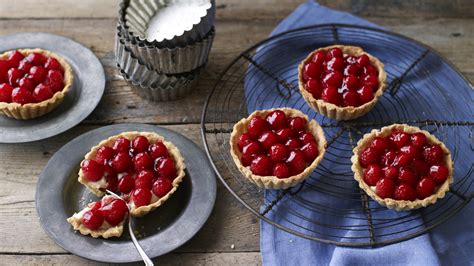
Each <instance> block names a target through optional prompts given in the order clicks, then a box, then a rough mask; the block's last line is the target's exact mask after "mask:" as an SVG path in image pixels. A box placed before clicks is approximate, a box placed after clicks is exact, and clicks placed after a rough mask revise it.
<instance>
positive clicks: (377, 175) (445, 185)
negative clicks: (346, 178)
mask: <svg viewBox="0 0 474 266" xmlns="http://www.w3.org/2000/svg"><path fill="white" fill-rule="evenodd" d="M351 161H352V171H354V178H355V179H356V180H357V182H359V187H360V188H362V189H363V190H364V191H365V192H366V193H367V195H369V196H370V197H372V198H373V199H374V200H375V201H377V202H378V203H380V204H381V205H384V206H386V207H387V208H390V209H395V210H397V211H401V210H412V209H418V208H421V207H426V206H428V205H430V204H433V203H435V202H436V201H437V200H438V199H439V198H443V197H444V195H445V194H446V192H447V191H448V190H449V186H450V184H451V183H452V182H453V163H452V160H451V154H450V152H449V150H448V149H447V148H446V146H445V145H444V144H443V143H442V142H441V141H439V140H438V139H437V138H436V137H435V136H433V135H431V134H430V133H429V132H427V131H424V130H420V129H419V128H417V127H412V126H409V125H405V124H394V125H391V126H387V127H383V128H382V129H380V130H375V129H374V130H372V132H370V133H368V134H366V135H364V137H363V138H362V139H361V140H360V141H359V142H358V144H357V147H356V148H354V155H353V156H352V158H351Z"/></svg>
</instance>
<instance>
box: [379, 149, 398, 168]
mask: <svg viewBox="0 0 474 266" xmlns="http://www.w3.org/2000/svg"><path fill="white" fill-rule="evenodd" d="M396 157H397V153H396V152H395V151H387V152H385V153H384V154H383V155H382V164H383V165H386V166H388V165H392V164H393V161H395V158H396Z"/></svg>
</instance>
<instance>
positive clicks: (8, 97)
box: [0, 83, 13, 103]
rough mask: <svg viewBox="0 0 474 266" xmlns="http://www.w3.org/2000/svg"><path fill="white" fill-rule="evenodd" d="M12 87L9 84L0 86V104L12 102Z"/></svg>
mask: <svg viewBox="0 0 474 266" xmlns="http://www.w3.org/2000/svg"><path fill="white" fill-rule="evenodd" d="M12 91H13V87H12V86H11V85H10V84H7V83H3V84H0V102H6V103H9V102H11V101H12Z"/></svg>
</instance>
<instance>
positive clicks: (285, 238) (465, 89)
mask: <svg viewBox="0 0 474 266" xmlns="http://www.w3.org/2000/svg"><path fill="white" fill-rule="evenodd" d="M326 23H346V24H352V25H361V26H370V27H377V28H380V27H379V26H377V25H375V24H373V23H371V22H368V21H366V20H363V19H361V18H358V17H355V16H353V15H351V14H348V13H345V12H339V11H335V10H332V9H329V8H326V7H324V6H321V5H319V4H318V3H316V2H314V1H308V2H307V3H304V4H302V5H300V6H299V7H298V8H297V9H296V10H295V11H294V12H293V13H292V14H291V15H290V16H289V17H287V18H286V19H284V20H283V21H282V22H281V23H280V24H279V25H278V26H277V27H276V29H275V30H274V31H273V32H272V35H275V34H278V33H280V32H283V31H286V30H290V29H295V28H299V27H303V26H308V25H313V24H326ZM375 37H377V38H378V37H379V36H374V42H376V41H383V40H379V39H377V40H375ZM341 38H344V37H341ZM340 41H341V42H343V43H354V44H356V45H361V46H362V47H363V48H364V49H366V50H367V51H368V52H370V53H373V54H374V55H376V56H377V57H379V58H380V59H381V61H382V62H384V63H385V65H386V69H387V72H388V73H389V81H390V80H391V79H393V78H394V76H393V75H399V74H401V73H403V71H404V70H405V69H407V67H408V66H409V64H410V63H412V62H413V60H415V59H416V58H417V56H419V55H420V54H421V53H422V52H423V50H422V49H420V47H419V46H417V47H412V50H411V51H412V52H413V57H409V56H400V57H398V56H394V54H393V53H385V52H384V51H386V49H388V48H387V46H384V45H380V48H377V47H375V48H374V47H373V46H372V47H364V45H363V43H360V42H358V41H357V39H356V38H350V37H347V39H341V40H340ZM398 42H399V43H398V45H402V46H403V45H406V46H407V47H409V46H413V45H412V44H411V43H410V42H408V41H403V40H398ZM324 43H326V41H325V40H324V36H314V38H313V39H311V38H310V39H308V38H305V39H301V40H297V41H294V40H293V41H291V40H288V41H285V40H278V41H272V42H269V43H266V44H265V45H263V46H261V47H259V48H258V50H257V53H256V54H255V55H254V56H253V57H252V59H253V60H254V61H256V62H257V63H258V64H259V65H261V66H264V67H265V69H267V70H270V71H271V72H272V73H274V74H275V75H276V76H279V77H281V78H283V79H285V80H288V81H290V83H291V84H293V85H296V79H297V78H296V76H297V65H298V63H299V62H300V61H301V60H302V59H303V58H304V56H305V55H306V54H307V53H309V52H310V51H311V50H313V49H315V48H316V47H317V46H316V45H321V44H324ZM331 43H332V41H331V40H330V39H328V40H327V45H329V44H331ZM384 49H385V50H384ZM417 49H418V50H417ZM420 64H428V66H430V68H431V69H430V74H433V75H432V76H430V77H429V78H430V79H431V80H430V82H429V83H427V82H426V81H425V80H424V79H423V77H426V78H428V77H427V75H426V74H427V73H417V70H418V66H417V67H415V68H414V69H413V70H412V72H413V73H415V74H413V75H408V76H407V77H406V79H405V80H404V81H405V82H407V83H408V82H409V84H410V85H408V88H405V90H412V91H411V92H410V93H411V94H408V93H407V91H400V92H399V93H398V94H397V96H396V99H397V101H398V100H400V99H401V100H402V101H404V102H405V104H402V105H404V110H400V103H396V104H394V103H393V102H392V99H391V98H390V97H383V98H382V99H381V100H380V102H379V103H378V105H383V106H384V108H380V107H379V106H376V107H375V108H374V110H373V111H372V112H371V113H372V114H370V113H369V114H368V115H367V116H366V117H362V118H360V121H364V120H367V121H374V116H377V115H379V116H380V119H381V120H382V121H384V122H387V123H388V122H389V121H398V120H400V117H402V118H403V119H421V118H424V119H443V120H457V121H463V120H464V121H471V120H472V117H473V114H474V112H473V106H472V104H470V105H469V104H468V105H463V104H456V102H455V101H456V100H455V98H454V97H453V95H457V97H464V99H467V100H466V101H469V99H470V101H471V103H472V99H473V98H474V93H473V91H472V90H470V89H469V85H468V84H467V82H466V81H465V80H464V79H462V78H461V77H460V76H459V75H458V74H457V73H456V72H454V71H453V70H452V69H451V68H450V67H449V66H448V65H447V64H445V63H440V62H439V60H438V57H437V56H436V55H434V54H431V53H430V54H428V55H427V57H426V58H425V59H423V60H422V61H421V62H420ZM288 65H290V67H291V68H290V69H287V68H285V67H287V66H288ZM422 66H423V67H426V66H427V65H422ZM446 76H449V77H450V79H449V80H450V81H449V83H447V82H446V80H445V79H446V78H445V77H446ZM432 84H440V86H441V89H440V90H439V91H438V90H437V88H430V87H428V86H432ZM275 87H276V82H275V81H274V79H272V78H270V77H269V76H268V75H266V74H265V73H263V72H262V71H261V70H259V69H257V68H255V67H254V66H252V65H249V69H248V71H247V75H246V77H245V97H246V103H247V108H248V111H249V112H253V111H254V110H257V109H267V108H272V107H283V106H293V107H295V108H299V109H300V110H302V111H303V112H305V113H306V114H308V115H309V117H311V118H315V119H316V120H317V121H318V122H320V123H326V124H328V123H334V121H332V120H331V119H328V118H324V117H322V116H321V115H319V114H316V113H315V112H314V111H313V110H312V109H311V108H309V106H308V105H307V104H306V103H305V102H304V100H303V99H302V98H301V96H300V95H299V94H293V95H292V96H291V97H290V98H289V99H287V100H286V99H283V98H282V97H281V96H280V95H279V94H278V93H277V90H276V89H275ZM415 88H416V89H415ZM415 90H417V91H416V92H415V93H414V91H415ZM386 93H387V92H386ZM425 93H429V94H430V95H429V96H428V95H426V94H425ZM411 95H415V96H416V97H418V98H414V97H412V96H411ZM425 95H426V98H427V99H429V100H425V97H424V96H425ZM432 99H435V100H436V99H440V100H439V102H438V103H436V102H433V100H432ZM433 104H439V105H440V106H439V107H438V108H436V109H437V110H439V111H440V112H433V108H432V106H433ZM445 107H446V108H445ZM443 112H444V113H443ZM374 113H376V115H374ZM446 115H450V117H452V119H447V118H446ZM380 119H379V120H378V121H380ZM375 120H377V117H375ZM333 130H337V129H331V128H326V129H325V131H326V134H327V135H332V136H333V135H335V131H333ZM470 130H472V129H471V128H469V127H458V128H456V129H453V130H452V131H451V130H448V131H446V130H444V131H443V130H439V131H435V132H434V134H435V135H436V134H440V132H448V133H446V134H448V135H447V136H443V137H442V138H441V139H442V140H444V141H445V142H446V141H447V142H448V143H446V144H447V146H448V148H450V149H451V151H453V149H454V147H455V146H457V147H459V148H458V151H457V155H456V156H455V157H456V158H455V176H456V178H461V177H463V176H465V175H466V174H467V175H469V169H470V168H472V167H473V163H472V162H473V161H474V154H473V144H472V143H470V141H472V140H469V137H468V136H470V134H471V135H472V132H470ZM443 134H445V133H443ZM451 134H453V135H451ZM454 136H461V138H460V140H459V139H458V138H455V137H454ZM345 137H347V135H346V136H345ZM358 137H360V136H358ZM358 137H357V138H358ZM471 138H472V137H471ZM456 141H458V143H455V142H456ZM339 156H340V157H338V151H337V150H334V151H332V154H331V155H328V154H327V155H326V158H333V159H335V160H339V163H334V162H331V160H327V159H325V160H324V161H323V163H321V165H320V166H319V167H318V169H317V170H316V171H315V172H314V173H313V174H312V175H311V177H310V178H309V179H308V180H307V185H305V187H304V188H303V189H302V190H301V191H300V192H299V193H298V195H297V197H296V198H293V199H291V196H287V197H285V198H284V199H283V200H281V201H280V202H278V204H277V205H276V206H275V207H273V209H272V211H270V212H269V213H268V214H266V215H267V217H268V218H269V219H271V220H273V221H275V222H277V223H279V224H282V225H283V226H285V227H287V228H290V229H293V230H295V231H299V232H303V233H306V234H309V235H311V234H312V232H311V231H310V230H314V231H318V232H319V233H321V234H326V235H334V236H336V237H333V238H332V239H333V240H336V241H337V240H338V238H337V236H340V232H341V231H340V230H338V229H337V228H330V227H328V226H318V224H317V223H319V224H326V225H331V224H337V225H339V226H346V227H350V228H353V230H347V234H346V235H345V236H344V237H345V238H344V239H343V240H344V241H348V239H349V238H351V237H352V238H353V241H356V242H357V241H360V239H361V237H366V236H367V234H368V230H367V221H366V217H365V215H363V214H362V212H355V213H354V214H353V215H348V216H347V217H341V215H331V209H330V208H329V209H326V211H319V212H315V211H313V210H314V209H312V208H318V207H320V208H327V207H331V206H334V210H335V211H338V210H341V209H357V208H360V201H350V200H349V201H348V200H339V199H335V198H334V197H331V196H330V195H327V193H318V191H317V189H314V187H312V184H315V182H318V181H321V182H328V180H329V181H330V182H332V181H331V178H334V181H333V182H335V184H337V185H338V186H340V187H342V189H345V190H347V191H348V193H351V192H352V193H353V192H354V191H358V187H357V184H356V182H355V181H354V182H347V175H349V174H351V173H347V171H348V168H349V169H350V166H349V165H350V161H349V160H350V154H348V153H347V151H341V152H340V155H339ZM341 161H342V164H341ZM338 170H339V171H338ZM349 171H350V170H349ZM328 173H329V174H328ZM334 173H341V175H346V178H345V180H346V181H344V180H343V179H342V178H341V179H338V178H337V175H336V176H331V174H334ZM321 176H325V177H324V179H322V177H321ZM467 182H472V178H470V177H468V181H467ZM319 184H321V183H319ZM308 187H310V188H311V187H312V189H308ZM466 187H467V186H466V185H464V186H463V189H465V188H466ZM319 189H320V188H319ZM328 189H330V187H329V188H328ZM277 193H279V192H277V191H271V190H267V191H265V205H264V206H262V208H263V209H264V208H265V206H267V205H268V204H269V203H270V202H272V201H273V200H274V199H275V197H276V196H277ZM466 193H472V189H470V190H469V189H467V192H466ZM451 196H452V195H451ZM355 197H359V195H356V196H355ZM369 204H370V207H371V208H374V209H375V210H380V211H375V212H373V213H372V219H373V220H374V221H376V222H380V221H383V219H384V218H387V217H389V218H392V219H393V218H394V217H396V216H398V217H400V218H401V219H404V217H407V215H410V213H409V212H395V211H391V210H386V209H384V208H383V207H380V206H379V205H377V203H375V202H373V201H372V200H370V202H369ZM473 210H474V209H473V204H469V205H467V206H466V207H465V208H464V209H463V210H461V211H460V212H459V213H457V214H456V216H454V217H453V218H451V219H449V220H448V221H446V222H445V223H443V224H442V225H440V226H438V227H436V228H435V229H434V230H432V231H431V232H430V233H429V234H424V235H421V236H419V237H416V238H413V239H410V240H407V241H403V242H401V243H396V244H391V245H388V246H384V247H378V248H347V247H338V246H335V245H331V244H324V243H320V242H316V241H311V240H307V239H304V238H300V237H297V236H295V235H293V234H290V233H286V232H284V231H282V230H279V229H278V228H276V227H274V226H272V225H270V224H268V223H266V222H263V221H262V222H261V233H260V247H261V253H262V260H263V263H264V264H265V265H440V264H445V265H473V264H474V255H473V254H474V253H473V252H472V250H474V226H473V223H472V222H471V221H472V215H473ZM326 212H327V215H326V214H324V213H326ZM304 217H309V218H311V220H312V221H309V220H307V219H305V218H304ZM408 217H410V216H408ZM422 219H423V218H422V217H421V216H420V215H419V214H416V215H413V217H412V219H409V220H408V221H406V220H407V219H404V221H405V222H404V223H402V224H399V225H392V226H390V227H389V228H383V226H380V227H379V228H377V231H376V234H377V235H382V234H384V233H387V234H390V232H395V231H400V230H404V229H409V228H412V227H415V228H414V229H413V232H416V231H417V230H419V229H420V227H422V226H423V220H422ZM314 221H316V222H317V223H315V222H314ZM302 228H307V229H302ZM313 235H315V236H317V234H313ZM404 235H406V233H404V234H402V235H400V236H404ZM319 236H320V237H321V238H325V237H322V236H321V235H319ZM395 236H396V235H387V236H386V238H385V239H392V238H394V237H395ZM378 240H384V238H383V237H381V239H378ZM364 241H366V239H364Z"/></svg>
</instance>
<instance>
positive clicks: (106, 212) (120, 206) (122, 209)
mask: <svg viewBox="0 0 474 266" xmlns="http://www.w3.org/2000/svg"><path fill="white" fill-rule="evenodd" d="M100 210H101V211H102V214H103V216H104V219H105V220H106V221H107V222H108V223H109V224H110V225H112V226H117V225H118V224H120V223H121V222H123V221H124V220H125V215H127V213H128V207H127V204H126V203H125V202H124V201H123V200H119V199H113V200H111V201H109V202H106V203H103V204H102V206H101V207H100Z"/></svg>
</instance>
